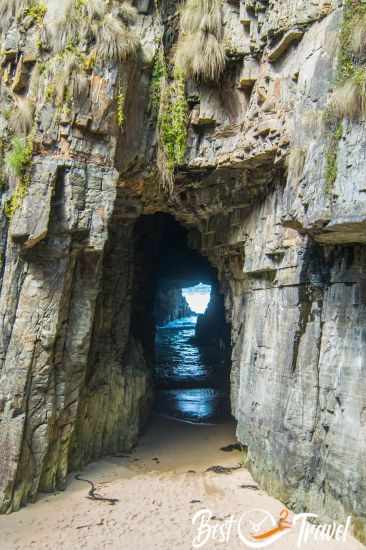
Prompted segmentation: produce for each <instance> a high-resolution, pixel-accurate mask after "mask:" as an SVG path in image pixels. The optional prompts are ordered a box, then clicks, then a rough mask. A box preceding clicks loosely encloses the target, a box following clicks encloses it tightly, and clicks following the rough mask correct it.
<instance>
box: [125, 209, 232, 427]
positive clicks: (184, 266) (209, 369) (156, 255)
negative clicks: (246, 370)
mask: <svg viewBox="0 0 366 550" xmlns="http://www.w3.org/2000/svg"><path fill="white" fill-rule="evenodd" d="M134 246H135V286H134V302H133V304H134V305H133V315H132V331H133V333H134V335H135V336H136V337H137V339H138V340H140V341H141V342H142V345H143V350H144V355H145V360H146V362H147V363H148V365H149V367H150V368H151V371H152V378H153V383H154V407H153V408H154V411H155V412H156V413H157V414H159V415H162V416H167V417H171V418H175V419H177V420H183V421H186V422H192V423H197V424H202V423H218V422H220V421H225V420H227V419H228V417H230V399H229V394H230V387H229V386H230V384H229V371H230V355H231V352H230V327H229V326H228V324H227V323H226V321H225V310H224V299H223V296H222V294H221V293H220V288H219V282H218V278H217V273H216V270H215V269H214V268H213V266H212V265H211V264H210V263H209V261H208V259H207V258H206V257H204V256H202V254H200V253H199V252H198V251H197V250H194V249H193V248H192V247H191V246H190V239H189V231H188V230H187V229H186V228H185V227H183V226H182V225H181V224H179V223H178V222H177V221H176V220H175V218H174V217H173V216H171V215H168V214H161V213H159V214H154V215H145V216H141V217H140V218H139V220H138V221H137V223H136V226H135V233H134Z"/></svg>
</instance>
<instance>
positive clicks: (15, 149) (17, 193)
mask: <svg viewBox="0 0 366 550" xmlns="http://www.w3.org/2000/svg"><path fill="white" fill-rule="evenodd" d="M32 155H33V133H31V134H30V135H29V136H28V138H27V139H25V138H24V139H23V138H19V137H14V138H13V140H12V142H11V149H10V151H9V153H8V154H7V155H6V157H5V163H6V165H7V167H8V169H9V171H10V172H12V173H13V174H14V175H15V176H17V178H18V181H17V184H16V187H15V190H14V193H13V195H12V197H11V198H10V199H9V200H8V201H7V202H6V204H5V209H4V211H5V215H6V216H7V217H8V218H9V219H11V218H12V216H13V214H14V212H15V211H16V210H17V209H18V208H19V207H20V206H21V204H22V201H23V198H24V197H25V196H26V194H27V193H28V188H29V183H30V176H29V173H28V170H29V167H30V165H31V161H32Z"/></svg>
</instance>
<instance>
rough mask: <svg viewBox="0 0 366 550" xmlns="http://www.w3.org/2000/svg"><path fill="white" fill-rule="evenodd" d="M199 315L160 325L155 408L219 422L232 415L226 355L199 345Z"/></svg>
mask: <svg viewBox="0 0 366 550" xmlns="http://www.w3.org/2000/svg"><path fill="white" fill-rule="evenodd" d="M196 321H197V317H186V318H183V319H179V320H177V321H173V322H171V323H168V324H167V325H164V326H163V327H159V328H158V329H157V335H156V367H155V373H154V376H155V384H156V386H157V388H158V395H157V396H156V401H155V403H156V406H155V408H156V411H157V412H158V413H160V414H165V415H167V416H172V417H175V418H179V419H181V420H186V421H190V422H219V421H220V419H224V418H226V417H227V416H228V415H229V398H228V380H227V370H226V368H225V364H224V357H223V356H222V355H220V354H219V352H218V351H217V350H216V349H213V348H212V347H197V346H196V345H195V342H194V332H195V325H196Z"/></svg>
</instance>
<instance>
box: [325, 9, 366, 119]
mask: <svg viewBox="0 0 366 550" xmlns="http://www.w3.org/2000/svg"><path fill="white" fill-rule="evenodd" d="M365 19H366V4H365V3H364V2H363V1H362V0H346V2H345V5H344V15H343V22H342V27H341V32H340V46H339V52H338V68H337V85H336V89H335V91H334V93H333V97H332V101H331V103H332V105H333V109H334V110H335V112H336V113H337V115H338V116H339V117H343V116H347V117H348V118H350V119H357V118H359V117H360V116H365V115H366V68H365V67H364V60H363V57H362V56H363V54H364V53H365V45H366V32H365V31H364V23H365Z"/></svg>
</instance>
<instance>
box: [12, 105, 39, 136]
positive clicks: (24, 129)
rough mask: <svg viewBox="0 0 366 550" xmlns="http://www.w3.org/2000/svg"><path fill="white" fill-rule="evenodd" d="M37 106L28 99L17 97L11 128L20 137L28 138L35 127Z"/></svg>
mask: <svg viewBox="0 0 366 550" xmlns="http://www.w3.org/2000/svg"><path fill="white" fill-rule="evenodd" d="M34 111H35V105H34V102H33V101H32V100H31V99H30V98H28V97H20V96H19V97H17V98H16V105H15V108H14V110H13V112H12V114H11V116H10V120H9V126H10V128H11V129H12V131H13V132H14V133H15V134H17V135H18V136H19V135H21V136H27V135H28V134H29V132H30V131H31V129H32V127H33V119H34Z"/></svg>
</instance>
